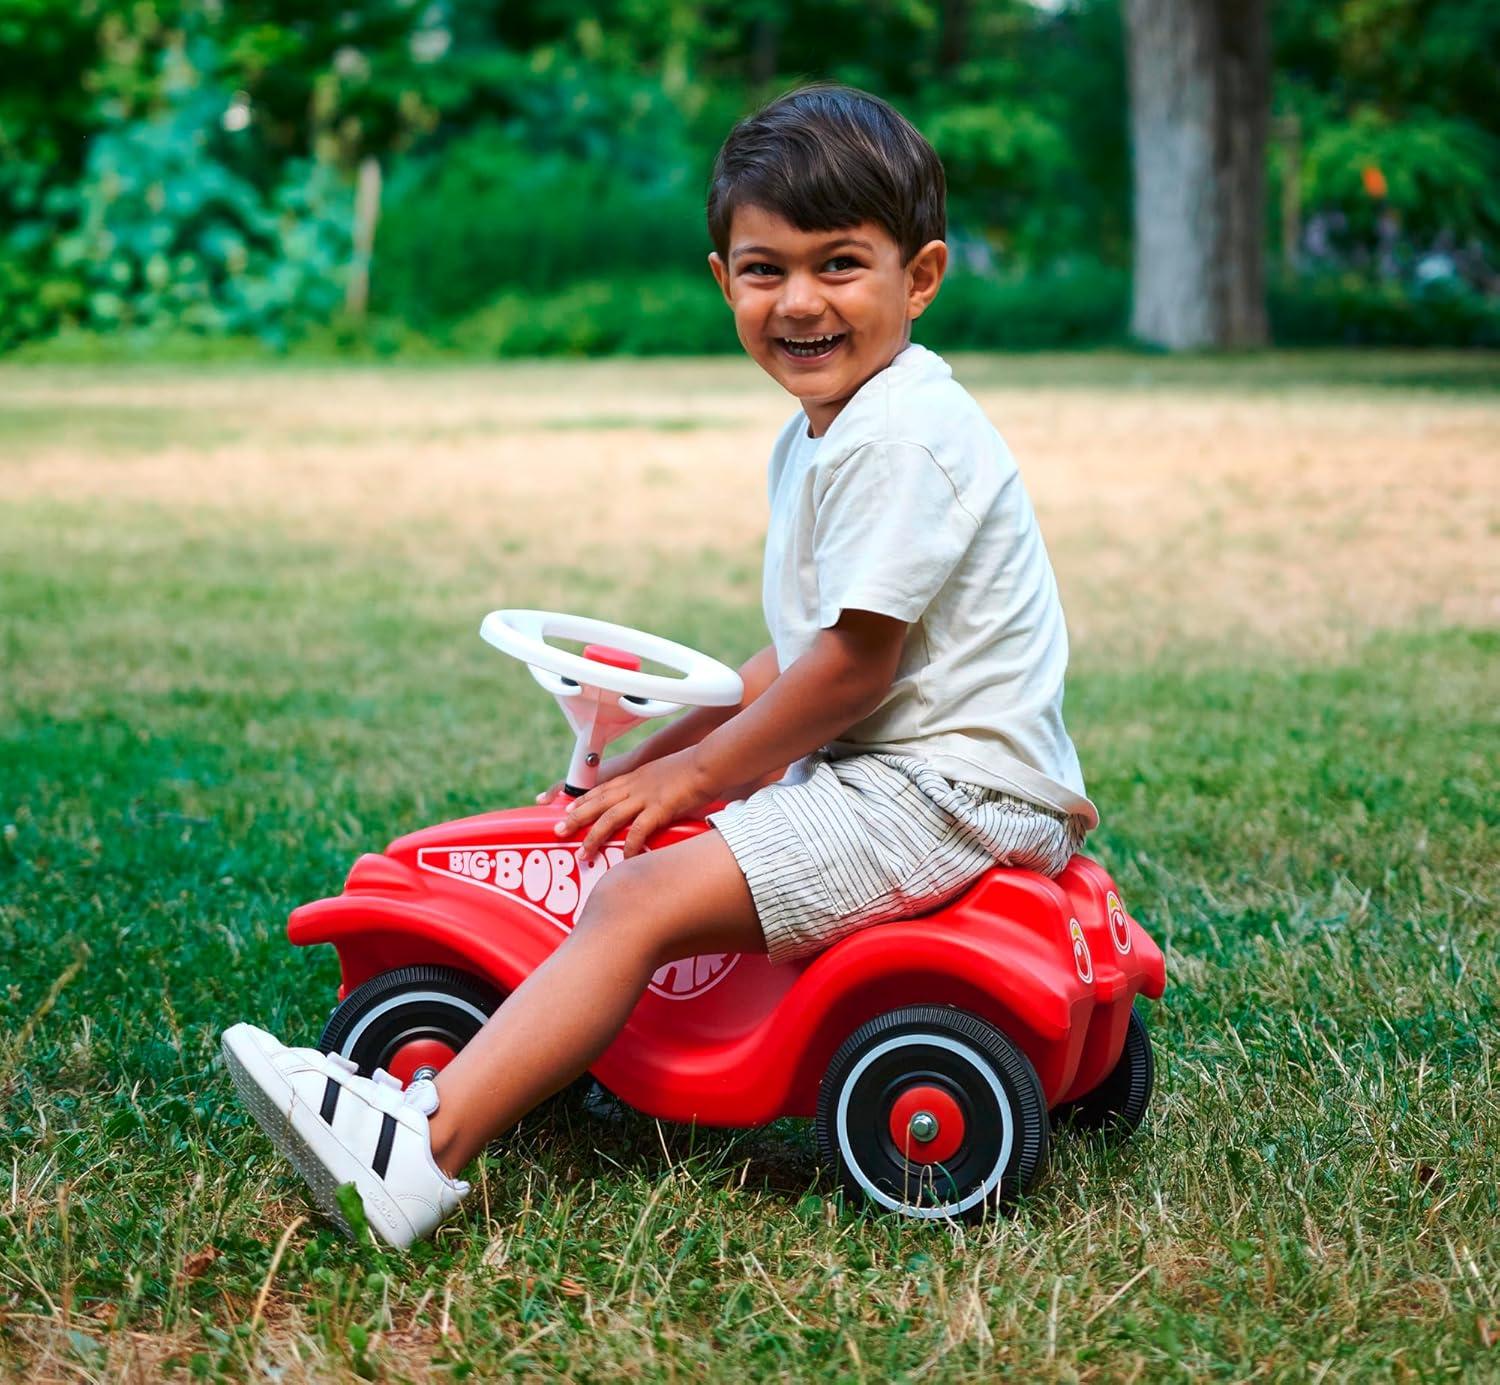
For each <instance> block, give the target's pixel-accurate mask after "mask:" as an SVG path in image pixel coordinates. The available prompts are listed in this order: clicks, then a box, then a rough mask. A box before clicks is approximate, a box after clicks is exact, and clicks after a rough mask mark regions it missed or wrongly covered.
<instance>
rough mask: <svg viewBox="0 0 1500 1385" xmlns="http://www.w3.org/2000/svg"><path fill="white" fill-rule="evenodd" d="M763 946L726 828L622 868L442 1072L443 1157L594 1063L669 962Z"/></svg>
mask: <svg viewBox="0 0 1500 1385" xmlns="http://www.w3.org/2000/svg"><path fill="white" fill-rule="evenodd" d="M763 951H765V939H764V936H763V935H762V933H761V929H760V924H759V922H758V921H757V918H756V913H755V905H754V902H753V901H752V900H751V898H750V890H749V887H748V886H747V885H746V884H745V877H744V876H743V875H742V874H741V873H740V868H739V866H738V865H736V864H735V859H734V855H733V854H732V853H731V852H730V850H729V848H728V847H727V846H726V845H725V844H724V839H723V838H722V837H721V836H720V835H719V834H718V833H717V832H715V831H712V830H710V831H707V832H704V833H702V834H701V835H700V836H697V837H691V838H689V839H688V840H687V841H685V842H679V843H677V844H676V845H674V846H671V847H667V848H665V849H663V850H660V851H651V852H646V853H645V854H643V855H640V856H636V857H633V858H631V859H630V860H628V861H622V862H621V863H620V864H619V865H617V866H612V867H611V868H610V870H609V871H608V872H607V873H606V874H605V875H604V876H603V877H602V878H601V879H600V881H599V883H598V884H597V885H596V886H595V887H594V892H593V893H592V894H591V895H590V896H589V900H588V903H587V904H586V905H585V906H584V911H583V917H582V918H581V919H579V921H578V923H577V925H576V926H575V927H574V929H573V931H572V933H571V934H569V936H568V937H566V938H564V939H563V941H562V943H561V944H560V945H559V947H558V948H557V950H556V951H555V952H554V953H553V954H552V955H551V956H550V957H549V958H548V959H547V960H546V961H545V962H543V963H542V965H541V966H539V967H538V968H537V969H536V970H535V971H534V972H532V974H531V975H530V976H528V977H527V978H526V980H525V981H523V982H522V983H521V985H519V986H518V987H516V989H515V991H514V993H513V994H511V995H510V996H509V997H507V999H506V1001H505V1003H504V1004H503V1005H502V1006H501V1007H500V1008H499V1009H498V1010H496V1011H495V1013H494V1014H493V1015H491V1016H490V1018H489V1021H488V1023H486V1024H485V1026H484V1028H483V1029H481V1030H480V1031H479V1033H477V1034H476V1035H475V1036H474V1037H473V1038H472V1039H471V1040H470V1041H469V1042H468V1044H466V1045H465V1046H464V1048H463V1051H462V1052H460V1053H459V1054H458V1056H457V1057H455V1058H454V1059H453V1061H452V1062H451V1063H449V1064H448V1065H447V1067H445V1068H444V1069H443V1070H442V1072H440V1073H439V1074H438V1076H437V1089H438V1096H439V1100H440V1105H439V1107H438V1110H437V1111H436V1112H435V1113H434V1115H433V1117H432V1124H431V1135H432V1151H433V1154H434V1156H435V1157H436V1159H437V1162H438V1167H439V1168H441V1169H442V1170H443V1171H444V1172H445V1173H448V1174H452V1175H457V1174H458V1172H459V1171H460V1170H461V1169H462V1168H463V1167H464V1165H465V1164H467V1163H468V1162H469V1160H470V1159H472V1158H473V1157H474V1156H475V1155H476V1154H478V1153H479V1151H480V1150H481V1149H483V1148H484V1147H485V1145H486V1144H488V1143H489V1141H490V1140H491V1139H492V1138H494V1136H496V1135H498V1134H499V1133H500V1132H501V1131H502V1130H506V1129H508V1128H509V1127H510V1126H512V1125H514V1124H515V1123H516V1122H517V1121H518V1120H520V1119H521V1117H522V1116H524V1115H525V1114H526V1112H527V1111H529V1110H531V1108H532V1107H533V1106H535V1105H536V1104H537V1103H538V1102H539V1101H542V1100H544V1099H545V1098H546V1097H548V1096H551V1095H552V1093H553V1092H555V1091H558V1090H559V1089H561V1088H562V1087H564V1086H566V1085H567V1084H568V1083H569V1082H571V1081H572V1080H573V1079H574V1078H575V1077H577V1076H578V1075H579V1074H580V1073H581V1072H583V1071H584V1069H585V1068H587V1067H588V1065H589V1064H590V1063H592V1062H593V1061H594V1059H595V1058H597V1057H598V1056H599V1055H600V1054H601V1053H602V1052H603V1051H604V1050H605V1049H606V1048H608V1047H609V1044H610V1041H611V1040H612V1039H613V1038H614V1037H615V1035H616V1034H618V1033H619V1032H620V1028H621V1026H623V1025H624V1023H625V1021H626V1020H627V1019H628V1018H629V1016H630V1012H631V1011H632V1010H633V1009H634V1008H635V1003H636V1001H637V1000H639V999H640V997H641V993H642V992H643V991H644V990H645V989H646V983H647V982H648V981H649V980H650V979H651V974H652V973H653V972H654V971H655V970H656V969H657V968H658V967H660V966H662V965H663V964H665V963H667V962H672V961H675V960H677V958H679V957H692V956H696V955H697V954H699V953H703V952H763Z"/></svg>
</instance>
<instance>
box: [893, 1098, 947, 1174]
mask: <svg viewBox="0 0 1500 1385" xmlns="http://www.w3.org/2000/svg"><path fill="white" fill-rule="evenodd" d="M964 1133H965V1129H964V1113H963V1111H962V1110H960V1109H959V1105H958V1102H956V1101H955V1100H954V1099H953V1097H952V1096H951V1095H950V1094H949V1093H948V1092H947V1091H945V1090H944V1089H943V1088H942V1087H932V1086H927V1085H922V1086H918V1087H908V1088H907V1089H906V1090H905V1091H904V1092H902V1093H901V1095H900V1096H898V1097H897V1098H896V1100H895V1102H894V1104H893V1105H892V1106H891V1139H893V1140H894V1141H895V1142H896V1148H897V1149H898V1150H900V1151H901V1153H902V1154H904V1155H905V1156H906V1158H907V1160H908V1161H909V1162H910V1163H913V1164H940V1163H942V1162H943V1161H944V1160H946V1159H951V1158H952V1157H953V1156H954V1155H955V1154H956V1153H957V1152H958V1147H959V1146H960V1145H961V1144H963V1142H964Z"/></svg>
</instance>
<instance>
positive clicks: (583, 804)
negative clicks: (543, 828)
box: [552, 785, 613, 837]
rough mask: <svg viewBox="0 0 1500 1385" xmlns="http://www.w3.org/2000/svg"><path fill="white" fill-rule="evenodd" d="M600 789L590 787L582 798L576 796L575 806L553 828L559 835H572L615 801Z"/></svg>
mask: <svg viewBox="0 0 1500 1385" xmlns="http://www.w3.org/2000/svg"><path fill="white" fill-rule="evenodd" d="M602 787H603V786H602V785H601V786H600V789H602ZM600 789H590V790H589V791H588V792H587V793H586V794H584V795H583V797H582V798H575V799H574V800H573V806H572V807H571V808H569V809H568V811H567V812H566V813H564V814H563V815H562V817H560V818H559V819H558V820H557V826H556V827H554V828H553V829H552V830H553V831H554V832H556V833H557V835H558V836H559V837H571V836H572V835H573V833H575V832H576V831H577V830H578V829H579V828H580V827H584V826H586V825H587V824H588V823H591V822H593V820H594V819H595V818H596V817H598V816H599V814H600V813H602V812H603V811H604V810H605V809H606V808H608V807H609V805H610V803H611V802H613V798H612V797H611V796H608V795H606V794H604V793H601V792H600Z"/></svg>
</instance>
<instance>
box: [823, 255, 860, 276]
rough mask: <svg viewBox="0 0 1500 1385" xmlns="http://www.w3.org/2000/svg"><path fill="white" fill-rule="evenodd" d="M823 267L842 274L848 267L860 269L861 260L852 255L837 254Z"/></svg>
mask: <svg viewBox="0 0 1500 1385" xmlns="http://www.w3.org/2000/svg"><path fill="white" fill-rule="evenodd" d="M823 268H824V269H825V270H829V271H831V272H832V273H834V274H842V273H843V272H844V271H845V270H848V269H858V268H859V261H858V260H856V259H855V258H854V256H852V255H835V256H834V257H833V258H832V259H831V260H829V261H828V263H827V264H825V265H824V266H823Z"/></svg>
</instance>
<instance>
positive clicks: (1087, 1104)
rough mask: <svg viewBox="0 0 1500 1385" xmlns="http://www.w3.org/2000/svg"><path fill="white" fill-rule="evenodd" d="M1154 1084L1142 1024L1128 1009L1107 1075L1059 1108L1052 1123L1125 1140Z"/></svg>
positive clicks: (1136, 1125) (1137, 1125) (1148, 1043)
mask: <svg viewBox="0 0 1500 1385" xmlns="http://www.w3.org/2000/svg"><path fill="white" fill-rule="evenodd" d="M1155 1085H1156V1060H1155V1059H1154V1058H1153V1057H1152V1056H1151V1035H1150V1034H1149V1033H1147V1031H1146V1022H1145V1021H1144V1020H1143V1019H1142V1018H1141V1017H1140V1014H1139V1013H1138V1012H1137V1011H1135V1010H1132V1011H1131V1012H1130V1023H1129V1025H1128V1026H1127V1027H1126V1030H1125V1047H1124V1048H1123V1049H1122V1050H1121V1051H1120V1061H1119V1062H1117V1063H1116V1064H1115V1065H1114V1067H1113V1068H1111V1069H1110V1072H1109V1076H1108V1077H1106V1078H1105V1079H1104V1081H1102V1082H1101V1083H1100V1084H1099V1085H1098V1086H1097V1087H1095V1088H1094V1090H1093V1091H1091V1092H1085V1093H1084V1094H1083V1095H1082V1096H1081V1097H1079V1098H1078V1099H1077V1100H1076V1101H1069V1102H1067V1103H1065V1104H1064V1105H1062V1106H1059V1107H1058V1108H1057V1110H1056V1111H1054V1112H1053V1113H1052V1123H1053V1125H1054V1126H1058V1127H1061V1126H1062V1125H1064V1124H1071V1125H1072V1127H1073V1128H1074V1129H1075V1130H1098V1131H1101V1132H1103V1133H1104V1134H1105V1135H1107V1136H1108V1137H1109V1138H1110V1139H1112V1140H1128V1139H1129V1138H1130V1137H1131V1136H1132V1135H1133V1134H1135V1132H1136V1131H1137V1130H1138V1129H1139V1128H1140V1124H1141V1122H1142V1121H1143V1120H1144V1119H1145V1117H1146V1108H1147V1107H1148V1106H1149V1105H1150V1104H1151V1091H1152V1088H1153V1087H1154V1086H1155Z"/></svg>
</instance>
